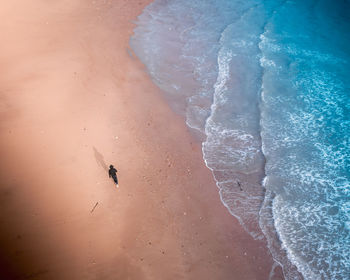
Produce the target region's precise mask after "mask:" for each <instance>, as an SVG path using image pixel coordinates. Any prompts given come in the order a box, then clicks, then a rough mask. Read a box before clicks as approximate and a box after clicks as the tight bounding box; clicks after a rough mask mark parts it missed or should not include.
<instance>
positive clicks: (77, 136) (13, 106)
mask: <svg viewBox="0 0 350 280" xmlns="http://www.w3.org/2000/svg"><path fill="white" fill-rule="evenodd" d="M148 2H149V1H134V0H130V1H82V0H81V1H79V0H75V1H40V0H33V1H19V0H14V1H8V3H7V4H5V3H0V19H1V20H0V31H1V33H0V34H1V37H2V39H1V41H2V43H1V44H0V67H1V68H0V71H1V75H0V157H1V166H0V182H1V186H0V203H1V208H0V209H1V211H0V225H1V231H0V248H1V249H0V250H1V252H0V266H1V268H0V278H1V279H51V280H52V279H54V280H55V279H123V280H124V279H138V280H139V279H196V280H197V279H240V280H241V279H249V280H251V279H268V277H269V273H270V269H271V266H272V259H271V257H270V256H269V255H267V254H266V248H265V245H264V243H263V242H257V241H254V240H253V239H252V238H251V237H250V236H249V235H247V234H246V233H245V232H244V230H243V229H242V228H241V227H240V225H239V224H238V222H237V221H236V220H235V219H234V218H233V217H232V216H231V215H230V214H229V213H228V211H227V210H226V208H225V207H224V206H223V205H222V203H221V202H220V198H219V194H218V192H217V188H216V186H215V183H214V181H213V178H212V175H211V173H210V171H209V170H208V169H207V168H206V167H205V165H204V162H203V159H202V154H201V146H200V143H198V142H196V140H195V139H194V138H193V136H192V135H191V133H190V132H189V131H188V129H187V127H186V125H185V123H184V121H183V119H182V118H181V117H180V116H177V115H176V114H174V113H173V112H172V111H171V109H170V108H169V107H168V105H167V103H166V102H165V100H164V99H163V97H162V93H161V92H160V91H159V90H158V89H157V88H156V87H155V86H154V85H153V84H152V82H151V81H150V79H149V76H148V74H147V73H146V71H145V68H144V66H143V65H142V64H141V63H140V62H139V61H138V60H137V59H136V58H135V57H132V55H130V51H128V49H129V47H128V42H129V37H130V35H131V34H132V29H133V24H132V21H133V20H134V19H135V18H136V16H137V15H138V14H140V13H141V11H142V9H143V7H144V6H145V5H146V4H147V3H148ZM109 164H113V165H114V166H115V167H116V168H117V169H118V179H119V186H120V188H119V189H117V188H116V187H115V185H114V184H113V181H112V180H111V179H109V178H108V172H107V169H108V167H107V166H109Z"/></svg>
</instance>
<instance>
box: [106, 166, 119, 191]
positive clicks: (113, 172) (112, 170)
mask: <svg viewBox="0 0 350 280" xmlns="http://www.w3.org/2000/svg"><path fill="white" fill-rule="evenodd" d="M108 173H109V178H111V177H112V178H113V181H114V183H115V184H116V185H117V188H119V185H118V178H117V169H115V168H114V166H113V165H110V166H109V170H108Z"/></svg>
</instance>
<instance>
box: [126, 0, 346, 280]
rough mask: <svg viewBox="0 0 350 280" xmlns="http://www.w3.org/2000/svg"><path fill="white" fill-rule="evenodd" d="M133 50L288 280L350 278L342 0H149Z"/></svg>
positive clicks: (230, 202)
mask: <svg viewBox="0 0 350 280" xmlns="http://www.w3.org/2000/svg"><path fill="white" fill-rule="evenodd" d="M131 46H132V48H133V50H134V51H135V53H136V54H137V55H138V57H139V58H140V59H141V60H142V61H143V63H144V64H145V65H146V66H147V68H148V70H149V72H150V74H151V76H152V78H153V80H154V82H155V83H156V84H157V85H158V86H159V87H160V88H161V89H162V90H163V91H164V93H165V96H166V97H167V99H168V100H169V103H170V105H171V106H172V108H173V109H174V110H175V111H176V112H178V113H180V114H183V115H184V116H185V118H186V123H187V125H188V126H189V127H191V128H192V129H193V130H194V131H195V133H196V134H197V135H200V139H202V140H203V158H204V160H205V162H206V164H207V166H208V167H209V168H210V169H211V170H212V172H213V175H214V177H215V180H216V181H217V186H218V188H219V192H220V196H221V199H222V202H223V203H224V205H225V206H226V207H227V208H228V210H229V211H230V213H231V214H232V215H233V216H235V217H236V218H237V219H238V220H239V221H240V223H241V224H242V226H243V227H244V228H245V229H246V230H247V232H249V233H250V234H251V235H252V236H253V237H254V238H256V239H263V240H266V244H267V246H268V248H269V251H270V253H271V254H272V256H273V257H274V259H275V261H276V265H281V266H282V268H283V272H284V275H285V278H286V279H302V278H305V279H350V184H349V179H350V164H349V163H350V102H349V100H350V98H349V97H350V2H349V1H340V0H338V1H329V0H328V1H310V0H305V1H301V0H300V1H277V0H276V1H251V0H246V1H238V0H231V1H228V0H226V1H224V0H219V1H209V0H207V1H204V0H203V1H188V0H187V1H184V0H177V1H165V0H156V1H155V2H154V3H152V4H151V5H149V6H148V7H146V9H145V10H144V12H143V14H142V15H141V16H140V17H139V18H138V21H137V27H136V29H135V35H134V36H133V37H132V39H131ZM271 275H273V268H272V271H271Z"/></svg>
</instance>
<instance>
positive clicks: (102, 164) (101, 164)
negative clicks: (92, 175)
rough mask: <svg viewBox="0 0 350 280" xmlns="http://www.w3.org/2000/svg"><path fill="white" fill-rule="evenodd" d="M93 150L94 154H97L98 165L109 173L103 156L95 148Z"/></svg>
mask: <svg viewBox="0 0 350 280" xmlns="http://www.w3.org/2000/svg"><path fill="white" fill-rule="evenodd" d="M93 149H94V154H95V159H96V161H97V164H98V165H100V166H101V167H102V168H103V169H104V170H106V172H108V167H107V164H106V163H105V160H104V158H103V155H102V154H101V153H100V152H99V151H97V149H96V148H95V147H93Z"/></svg>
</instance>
